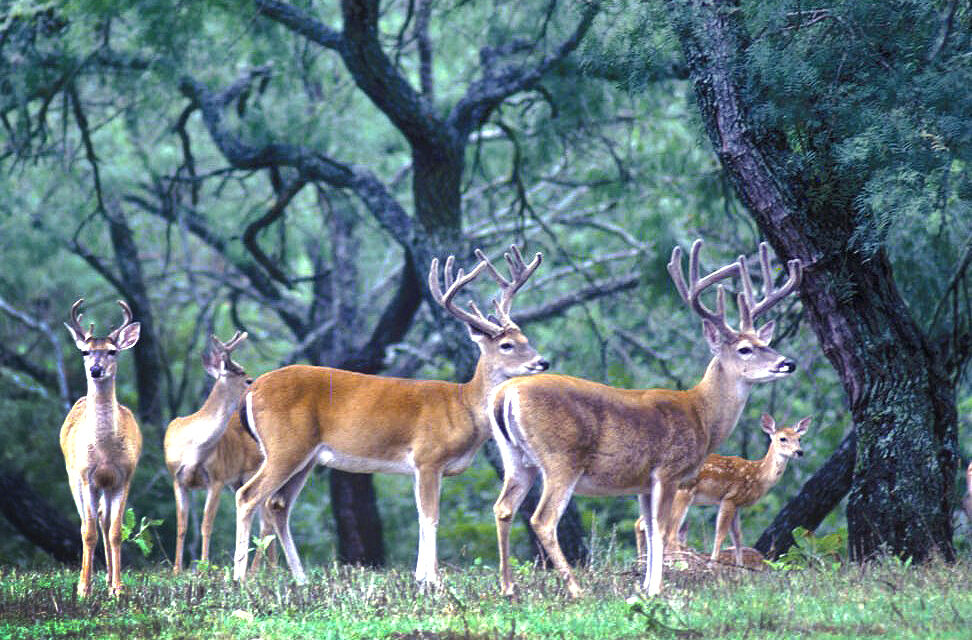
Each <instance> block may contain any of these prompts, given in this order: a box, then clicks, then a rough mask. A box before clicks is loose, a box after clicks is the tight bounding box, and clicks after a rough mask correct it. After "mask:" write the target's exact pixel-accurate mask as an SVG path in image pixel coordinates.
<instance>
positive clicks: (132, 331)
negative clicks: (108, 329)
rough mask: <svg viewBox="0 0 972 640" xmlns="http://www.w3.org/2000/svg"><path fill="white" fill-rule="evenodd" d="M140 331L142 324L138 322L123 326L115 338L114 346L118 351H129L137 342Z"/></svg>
mask: <svg viewBox="0 0 972 640" xmlns="http://www.w3.org/2000/svg"><path fill="white" fill-rule="evenodd" d="M141 331H142V323H140V322H133V323H131V324H128V325H125V326H124V327H123V328H122V329H121V330H120V331H119V332H118V335H117V336H116V337H115V346H116V347H118V349H119V351H124V350H125V349H131V348H132V347H134V346H135V343H136V342H138V336H139V335H140V334H141Z"/></svg>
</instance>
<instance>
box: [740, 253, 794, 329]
mask: <svg viewBox="0 0 972 640" xmlns="http://www.w3.org/2000/svg"><path fill="white" fill-rule="evenodd" d="M759 261H760V266H761V268H762V271H763V279H764V282H763V299H762V300H760V301H759V302H758V303H754V304H753V305H752V310H751V315H752V319H753V320H755V319H756V318H758V317H759V316H761V315H762V314H764V313H766V312H767V311H769V310H770V309H771V308H772V307H773V306H774V305H775V304H776V303H777V302H779V301H780V300H782V299H783V298H785V297H786V296H788V295H790V293H791V292H792V291H793V290H794V289H796V288H797V287H798V286H799V285H800V281H801V280H802V279H803V263H802V262H801V261H800V260H799V259H798V258H794V259H793V260H790V261H788V262H787V263H786V268H787V272H788V275H787V279H786V282H785V283H783V286H782V287H780V288H779V289H775V288H774V287H773V278H772V275H771V274H770V267H769V252H768V249H767V246H766V243H765V242H761V243H760V244H759Z"/></svg>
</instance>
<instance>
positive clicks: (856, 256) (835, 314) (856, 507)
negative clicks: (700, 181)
mask: <svg viewBox="0 0 972 640" xmlns="http://www.w3.org/2000/svg"><path fill="white" fill-rule="evenodd" d="M669 6H670V8H671V15H672V17H673V23H674V26H675V29H676V32H677V34H678V38H679V40H680V42H681V44H682V48H683V51H684V54H685V56H686V60H687V63H688V66H689V69H690V76H691V79H692V82H693V84H694V87H695V93H696V98H697V101H698V105H699V110H700V112H701V114H702V120H703V122H704V123H705V128H706V132H707V134H708V137H709V139H710V141H711V142H712V144H713V146H714V147H715V150H716V153H717V154H718V156H719V159H720V161H721V163H722V166H723V168H724V170H725V171H726V172H727V174H728V175H729V177H730V179H731V180H732V183H733V186H734V188H735V190H736V192H737V194H738V195H739V198H740V199H741V200H742V202H743V203H744V204H745V206H746V207H747V209H748V210H749V212H750V214H751V215H752V216H753V218H754V219H755V220H756V222H757V224H758V225H759V227H760V230H761V231H762V232H763V233H764V234H765V236H766V237H767V239H768V240H769V242H770V244H771V245H772V246H773V248H774V250H775V251H776V253H777V254H778V255H779V256H780V257H781V258H783V259H790V258H800V259H801V260H803V263H804V265H805V266H804V279H803V284H802V286H801V300H802V302H803V305H804V308H805V309H806V310H807V312H808V315H809V319H810V323H811V326H812V327H813V330H814V332H815V333H816V335H817V338H818V340H819V341H820V344H821V346H822V348H823V350H824V353H825V354H826V356H827V358H828V359H829V360H830V362H831V363H832V364H833V366H834V368H835V369H836V370H837V373H838V375H839V376H840V379H841V382H842V384H843V386H844V390H845V392H846V394H847V398H848V404H849V406H850V410H851V413H852V415H853V418H854V424H855V428H856V434H857V452H856V463H855V471H854V478H853V481H852V485H851V490H850V495H849V499H848V505H847V524H848V534H849V544H850V552H851V555H852V557H853V558H855V559H859V560H863V559H866V558H868V557H870V556H872V555H874V554H876V553H880V552H883V551H887V552H890V553H893V554H895V555H897V556H900V557H910V558H913V559H914V560H915V561H922V560H925V559H927V558H929V557H930V556H931V555H933V554H934V553H935V552H938V553H940V554H941V555H942V556H943V557H945V558H949V559H951V558H953V557H954V555H955V553H954V549H953V547H952V524H951V501H952V494H953V488H954V482H955V471H956V468H957V462H958V461H957V457H956V455H955V451H956V450H957V413H956V406H955V388H954V384H953V382H952V381H951V379H950V378H949V376H948V373H947V371H946V369H945V362H946V358H944V357H943V354H941V353H939V352H938V349H937V348H936V346H935V345H934V344H931V342H930V341H929V340H927V338H926V336H924V335H923V333H922V331H921V329H920V328H919V326H918V324H917V323H916V322H915V319H914V318H913V317H912V316H911V314H910V313H909V310H908V307H907V305H906V304H905V302H904V300H903V299H902V298H901V295H900V293H899V292H898V290H897V288H896V286H895V281H894V276H893V274H892V271H891V265H890V262H889V260H888V256H887V253H886V252H885V251H884V250H883V249H879V250H877V251H876V252H874V253H873V254H871V255H863V254H861V253H860V252H859V251H857V250H855V249H854V248H853V247H852V246H851V245H850V239H851V234H852V232H853V231H854V229H855V210H854V208H853V203H852V202H847V203H846V204H845V205H843V206H841V205H840V203H837V204H835V205H831V204H830V203H819V202H813V203H812V202H809V201H808V199H806V198H803V197H802V193H801V188H800V183H799V182H798V180H797V178H795V177H794V176H792V175H789V174H788V172H787V171H786V170H785V168H784V162H783V155H782V154H783V153H784V152H790V153H792V151H791V150H784V149H781V144H780V141H782V140H786V139H787V138H786V136H784V135H782V133H783V132H779V131H761V130H759V129H758V128H757V127H756V126H755V124H754V123H753V121H752V119H751V117H750V114H749V111H748V109H747V103H746V97H745V96H746V91H747V89H746V87H747V86H749V85H748V84H747V82H752V81H753V80H752V79H749V78H746V77H745V57H744V56H745V52H746V47H747V44H748V39H747V34H746V32H745V29H744V26H743V24H742V19H743V15H742V13H743V12H742V11H741V10H740V8H739V6H738V2H735V1H730V0H721V1H716V2H690V3H687V4H683V3H676V2H670V3H669ZM829 179H832V180H841V179H846V180H850V179H851V178H848V177H843V176H841V175H839V174H837V173H836V172H834V174H833V175H831V176H830V178H829ZM847 186H848V187H854V186H855V185H853V184H849V185H847Z"/></svg>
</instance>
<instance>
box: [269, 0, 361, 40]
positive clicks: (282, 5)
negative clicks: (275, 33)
mask: <svg viewBox="0 0 972 640" xmlns="http://www.w3.org/2000/svg"><path fill="white" fill-rule="evenodd" d="M256 6H257V11H259V12H260V13H261V14H262V15H264V16H266V17H267V18H270V19H271V20H274V21H276V22H279V23H280V24H282V25H283V26H285V27H287V28H288V29H290V30H291V31H293V32H294V33H297V34H299V35H302V36H304V37H305V38H307V39H308V40H311V41H312V42H316V43H317V44H319V45H321V46H322V47H324V48H326V49H333V50H334V51H338V52H341V51H342V50H343V48H344V37H343V36H342V35H341V33H340V32H338V31H335V30H334V29H332V28H331V27H329V26H327V25H326V24H324V23H323V22H321V21H320V20H318V19H317V18H315V17H314V16H312V15H311V14H309V13H307V12H306V11H304V10H303V9H300V8H298V7H295V6H293V5H292V4H288V3H286V2H278V1H277V0H257V2H256Z"/></svg>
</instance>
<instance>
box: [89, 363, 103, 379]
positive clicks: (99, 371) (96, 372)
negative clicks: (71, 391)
mask: <svg viewBox="0 0 972 640" xmlns="http://www.w3.org/2000/svg"><path fill="white" fill-rule="evenodd" d="M104 373H105V370H104V369H103V368H102V367H101V365H100V364H96V365H94V366H92V367H91V377H92V378H100V377H101V376H102V375H103V374H104Z"/></svg>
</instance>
